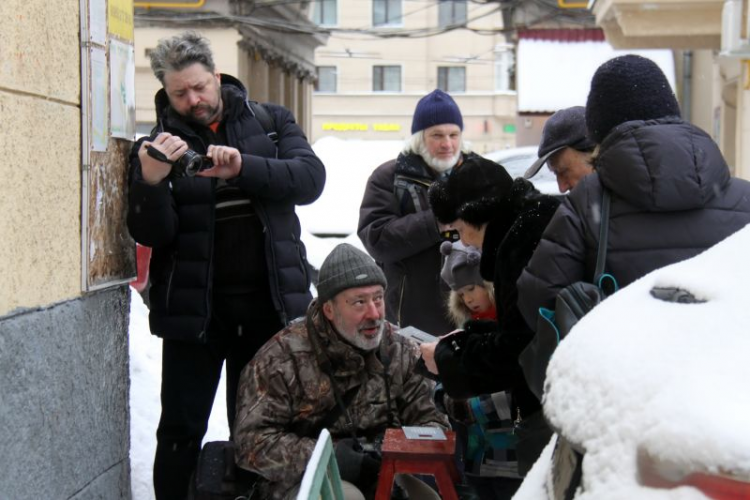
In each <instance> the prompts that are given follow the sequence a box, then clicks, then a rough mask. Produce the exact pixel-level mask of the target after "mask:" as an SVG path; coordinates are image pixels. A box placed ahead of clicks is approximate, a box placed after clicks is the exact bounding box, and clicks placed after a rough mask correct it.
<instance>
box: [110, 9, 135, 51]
mask: <svg viewBox="0 0 750 500" xmlns="http://www.w3.org/2000/svg"><path fill="white" fill-rule="evenodd" d="M107 3H108V4H109V6H108V15H107V17H108V18H109V32H110V33H111V34H113V35H115V36H117V37H119V38H121V39H122V40H124V41H128V42H132V41H133V38H134V37H133V0H109V1H108V2H107Z"/></svg>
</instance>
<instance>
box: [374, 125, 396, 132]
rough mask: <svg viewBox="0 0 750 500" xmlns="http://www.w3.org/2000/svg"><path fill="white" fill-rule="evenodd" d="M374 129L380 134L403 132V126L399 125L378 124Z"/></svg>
mask: <svg viewBox="0 0 750 500" xmlns="http://www.w3.org/2000/svg"><path fill="white" fill-rule="evenodd" d="M372 128H373V130H376V131H378V132H398V131H399V130H401V125H399V124H398V123H376V124H374V125H373V126H372Z"/></svg>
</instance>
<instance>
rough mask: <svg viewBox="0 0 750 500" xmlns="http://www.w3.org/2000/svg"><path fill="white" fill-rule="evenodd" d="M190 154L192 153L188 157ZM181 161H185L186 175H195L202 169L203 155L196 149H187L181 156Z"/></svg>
mask: <svg viewBox="0 0 750 500" xmlns="http://www.w3.org/2000/svg"><path fill="white" fill-rule="evenodd" d="M188 154H189V155H190V157H189V158H188V157H187V156H188ZM180 161H181V162H183V164H184V166H185V175H187V176H188V177H193V176H194V175H195V174H197V173H198V172H200V171H201V170H202V167H203V157H201V155H199V154H198V153H196V152H195V151H192V150H188V151H186V152H185V154H184V155H183V156H182V158H180Z"/></svg>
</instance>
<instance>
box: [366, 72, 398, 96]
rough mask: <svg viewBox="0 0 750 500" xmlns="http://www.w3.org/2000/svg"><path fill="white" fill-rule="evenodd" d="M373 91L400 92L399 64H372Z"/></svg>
mask: <svg viewBox="0 0 750 500" xmlns="http://www.w3.org/2000/svg"><path fill="white" fill-rule="evenodd" d="M372 90H373V91H374V92H401V66H373V67H372Z"/></svg>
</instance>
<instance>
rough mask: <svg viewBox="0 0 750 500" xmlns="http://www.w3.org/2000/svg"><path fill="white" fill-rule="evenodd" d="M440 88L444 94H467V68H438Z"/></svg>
mask: <svg viewBox="0 0 750 500" xmlns="http://www.w3.org/2000/svg"><path fill="white" fill-rule="evenodd" d="M438 88H439V89H440V90H442V91H443V92H466V68H464V67H462V66H438Z"/></svg>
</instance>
